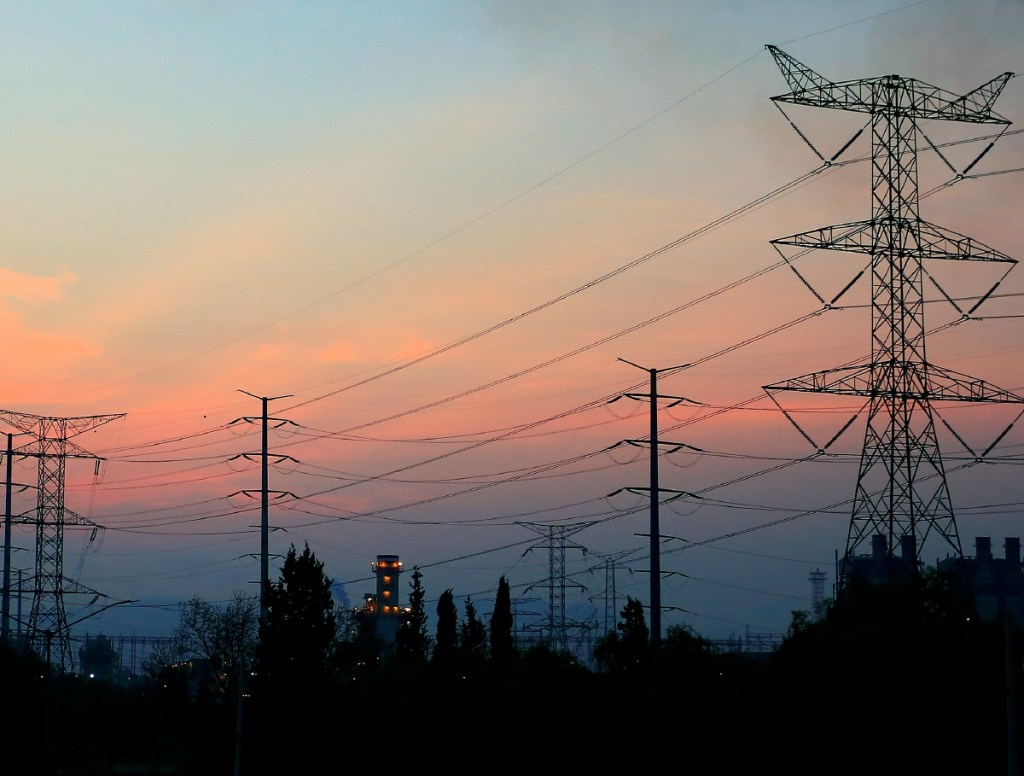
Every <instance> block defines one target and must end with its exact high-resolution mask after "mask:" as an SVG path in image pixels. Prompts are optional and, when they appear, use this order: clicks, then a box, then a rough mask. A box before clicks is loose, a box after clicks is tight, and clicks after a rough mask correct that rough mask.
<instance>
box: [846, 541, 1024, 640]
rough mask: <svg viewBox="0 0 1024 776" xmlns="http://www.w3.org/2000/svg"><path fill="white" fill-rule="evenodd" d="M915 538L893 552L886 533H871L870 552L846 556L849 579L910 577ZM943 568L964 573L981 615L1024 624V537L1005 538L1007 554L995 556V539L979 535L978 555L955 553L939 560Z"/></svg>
mask: <svg viewBox="0 0 1024 776" xmlns="http://www.w3.org/2000/svg"><path fill="white" fill-rule="evenodd" d="M913 542H914V540H913V538H912V537H905V540H904V541H903V542H902V543H901V545H900V549H901V552H900V553H899V554H898V555H890V554H889V551H888V545H887V540H886V537H885V536H883V535H881V534H876V535H874V536H872V537H871V554H870V555H850V556H847V558H846V576H847V580H849V579H853V578H857V579H860V580H864V581H866V582H869V583H871V584H884V583H886V582H887V581H889V580H899V579H901V578H904V577H906V576H907V575H908V574H909V573H910V572H911V570H912V569H914V544H913ZM935 567H936V568H937V569H938V570H939V571H945V572H954V573H959V574H961V575H963V578H964V581H965V582H966V584H967V588H968V590H969V591H970V594H971V597H972V599H973V601H974V608H975V610H976V611H977V613H978V616H979V617H981V619H983V620H985V621H988V622H997V621H999V620H1001V619H1002V617H1003V616H1004V614H1009V615H1010V616H1011V617H1012V618H1013V621H1014V622H1015V623H1016V624H1017V626H1018V627H1024V566H1022V565H1021V553H1020V539H1019V538H1018V537H1010V538H1007V539H1005V540H1004V542H1003V557H1002V558H994V557H993V556H992V539H991V537H988V536H978V537H976V538H975V540H974V556H973V557H971V556H968V555H965V556H964V557H962V558H960V557H951V556H947V557H946V558H944V559H942V560H939V561H937V562H936V564H935Z"/></svg>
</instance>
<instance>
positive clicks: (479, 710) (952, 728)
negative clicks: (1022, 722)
mask: <svg viewBox="0 0 1024 776" xmlns="http://www.w3.org/2000/svg"><path fill="white" fill-rule="evenodd" d="M329 591H330V580H329V579H328V578H327V576H326V574H325V571H324V568H323V565H322V564H321V563H320V562H319V561H318V560H317V559H316V557H315V556H314V555H313V553H312V552H310V551H309V548H308V547H307V548H306V549H305V551H303V552H302V553H298V552H296V551H295V548H294V547H293V548H292V550H291V551H290V552H289V554H288V556H287V558H286V560H285V563H284V566H283V569H282V574H281V579H280V580H279V582H278V583H276V584H275V585H273V586H272V593H271V596H270V598H269V601H268V613H267V618H266V622H265V623H264V624H263V626H262V629H261V630H260V631H259V632H258V631H257V628H258V613H259V606H258V602H255V601H253V600H251V599H247V598H246V597H244V596H241V595H238V594H236V596H235V597H234V598H232V599H231V601H230V602H228V603H227V604H226V605H223V606H215V605H213V604H208V603H205V602H202V601H199V600H195V599H193V600H192V601H189V602H186V603H185V604H183V605H182V612H181V624H180V627H179V631H178V639H177V641H176V645H175V648H174V649H173V650H171V651H169V652H166V653H164V654H162V655H157V656H155V658H154V660H153V661H152V662H151V664H150V665H149V666H148V670H147V675H146V676H145V677H143V679H144V681H140V682H138V683H137V684H138V686H137V687H135V688H131V689H129V688H125V687H122V686H119V685H117V684H115V683H113V682H108V681H88V680H84V679H82V678H80V677H62V676H53V675H50V674H49V673H48V672H47V670H46V667H45V666H44V665H42V664H41V663H40V662H39V661H38V660H37V659H36V658H34V657H33V656H31V655H28V656H25V655H17V654H15V653H14V652H13V651H11V650H10V649H9V648H6V647H4V648H3V649H0V670H2V678H3V681H4V687H5V688H6V689H7V690H8V691H9V693H10V694H9V695H8V697H9V698H12V699H13V700H14V703H15V704H16V705H17V708H18V712H19V715H18V716H19V719H21V720H24V724H21V723H19V726H20V729H22V730H24V731H25V735H19V736H18V742H17V743H18V745H17V747H16V750H17V755H16V757H22V758H24V761H23V763H22V766H23V767H21V768H19V769H16V770H14V771H12V772H17V773H28V772H31V773H34V774H41V775H45V774H49V773H53V774H56V773H62V774H93V773H96V774H99V773H150V772H152V773H158V772H159V773H172V774H197V775H201V776H205V774H218V775H221V774H228V773H237V774H263V773H276V772H279V773H309V774H319V773H341V772H345V771H346V769H350V768H354V767H356V768H367V767H370V768H381V767H402V768H415V767H426V765H427V764H433V765H435V766H438V767H445V768H450V769H454V770H455V771H457V772H464V771H465V772H485V773H491V774H495V773H499V774H500V773H512V772H516V773H521V772H522V770H523V769H524V768H525V767H529V765H528V763H532V762H541V761H542V762H544V763H545V764H546V765H547V766H548V767H551V766H554V767H566V768H568V767H573V768H583V769H593V770H597V771H599V772H605V771H607V770H609V769H613V768H615V769H617V768H623V769H625V768H631V769H633V768H636V767H637V766H640V767H647V768H652V767H664V766H665V765H666V764H672V767H682V766H683V764H685V763H690V764H694V763H698V762H704V763H709V762H710V763H714V764H715V767H716V768H718V769H724V770H726V771H727V772H732V771H734V770H737V769H740V768H743V769H747V768H753V767H758V768H761V769H766V770H779V769H782V770H783V771H785V772H790V773H793V772H795V773H804V772H811V771H818V770H827V771H829V772H832V773H837V772H838V773H846V772H854V771H856V772H863V771H866V772H877V773H886V772H895V771H896V770H905V771H908V772H914V773H920V772H933V773H959V772H963V773H998V774H1006V773H1012V771H1010V770H1008V760H1009V761H1013V762H1016V759H1015V754H1014V752H1013V750H1012V749H1011V746H1010V745H1011V744H1012V743H1014V742H1015V738H1016V731H1017V719H1018V716H1017V712H1018V704H1017V702H1016V688H1017V687H1018V686H1021V685H1020V681H1021V677H1020V676H1019V674H1020V672H1021V662H1022V661H1021V656H1022V655H1024V652H1022V650H1021V647H1022V644H1021V632H1020V631H1019V630H1018V629H1017V628H1016V627H1011V628H1008V629H1005V628H1004V623H1002V622H1000V623H984V622H980V621H979V620H978V619H977V618H975V617H973V616H972V612H971V609H970V606H969V604H968V601H969V599H968V598H966V597H965V596H963V595H962V594H960V593H958V592H956V587H955V585H951V584H950V580H949V579H948V578H946V577H943V576H942V575H939V574H938V573H936V572H929V573H928V574H925V575H924V576H923V577H922V578H921V579H918V580H915V581H914V582H913V583H907V584H904V585H899V586H889V587H884V588H883V587H870V586H865V587H852V588H850V589H848V590H847V591H846V593H845V594H844V596H843V598H842V600H840V601H838V602H834V603H831V604H830V605H829V606H828V608H827V612H826V614H825V616H824V617H822V618H821V619H820V620H818V621H812V620H811V618H810V617H809V615H808V614H807V613H806V612H794V613H793V620H792V623H791V626H790V628H789V631H788V632H787V634H786V637H785V638H784V640H783V642H782V644H781V646H780V648H779V649H778V650H777V651H776V652H775V653H772V654H770V655H761V656H759V657H760V659H753V658H751V657H750V656H743V655H739V654H723V653H720V652H718V651H716V650H715V649H714V647H713V645H712V644H711V643H710V642H709V641H707V640H706V639H703V638H702V637H701V636H700V635H699V634H698V633H696V632H695V631H693V630H692V629H690V628H686V627H672V628H669V629H668V630H667V632H666V633H665V634H664V636H663V638H662V639H661V640H660V646H659V648H658V649H657V650H654V649H652V647H651V641H650V634H649V630H648V627H647V624H646V620H645V616H644V607H643V604H642V603H641V602H640V601H638V600H636V599H633V598H628V599H627V601H626V604H625V605H624V607H623V608H622V610H621V612H620V613H619V614H620V620H619V622H618V624H617V626H616V629H615V631H614V632H611V633H609V634H607V635H605V636H604V637H603V638H601V639H600V640H599V642H598V643H597V644H596V645H595V649H594V656H595V659H596V667H594V668H587V667H585V666H583V665H581V664H580V663H579V662H578V661H577V660H576V659H575V658H574V657H573V655H571V654H568V653H564V652H559V651H557V650H553V649H551V648H549V647H547V646H544V645H531V646H529V647H527V648H520V646H518V645H517V644H516V640H515V637H514V633H513V632H512V623H513V621H512V617H511V609H510V607H511V598H510V595H509V586H508V581H507V580H506V579H505V578H504V577H503V578H502V579H501V580H499V584H498V596H497V599H496V603H495V609H494V611H493V613H492V614H491V616H490V618H489V619H488V620H487V621H486V622H485V621H483V620H482V619H481V618H480V617H479V615H478V613H477V611H476V607H475V605H474V604H473V602H472V601H471V600H470V599H468V598H467V599H465V603H464V606H463V608H462V611H461V613H460V611H459V610H458V608H457V607H456V606H455V603H454V593H453V591H451V590H445V591H443V592H442V593H441V594H440V596H439V597H438V599H437V604H436V609H437V615H438V621H437V631H436V632H435V633H434V634H433V635H431V634H428V633H427V631H426V621H427V620H426V616H425V615H426V613H425V610H424V609H425V606H426V604H425V602H426V595H425V587H424V576H423V574H422V573H421V572H420V570H419V569H414V572H413V574H412V583H411V585H410V596H409V601H410V604H411V607H412V611H411V612H410V613H409V616H408V618H407V620H406V621H405V622H404V624H403V625H402V627H401V628H400V630H399V633H398V638H397V640H396V643H395V644H394V645H387V644H384V643H382V642H381V641H380V640H379V639H377V638H376V636H375V635H374V631H373V627H372V622H371V621H369V620H367V619H366V618H365V617H362V616H360V615H358V614H354V613H352V612H344V611H340V610H338V609H337V608H336V607H335V604H334V602H333V601H332V599H331V597H330V592H329ZM257 632H258V633H259V638H257V637H256V634H257ZM186 658H187V659H186ZM1011 730H1012V731H1013V735H1012V736H1011V735H1010V731H1011ZM10 751H11V750H10V748H8V752H10ZM8 762H14V760H11V759H10V756H9V758H8Z"/></svg>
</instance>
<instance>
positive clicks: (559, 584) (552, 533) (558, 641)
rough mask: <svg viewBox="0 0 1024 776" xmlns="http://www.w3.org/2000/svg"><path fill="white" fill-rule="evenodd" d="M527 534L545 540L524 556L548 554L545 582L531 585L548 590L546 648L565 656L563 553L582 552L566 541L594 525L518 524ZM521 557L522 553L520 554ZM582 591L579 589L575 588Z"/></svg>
mask: <svg viewBox="0 0 1024 776" xmlns="http://www.w3.org/2000/svg"><path fill="white" fill-rule="evenodd" d="M519 525H523V526H526V527H527V528H529V529H530V530H531V531H534V532H536V533H539V534H541V535H543V536H546V537H547V542H546V543H544V544H535V545H533V546H532V547H529V548H528V549H527V550H526V552H529V551H530V550H532V549H537V548H544V547H546V548H547V550H548V579H547V583H546V584H545V585H531V586H530V587H528V588H527V591H529V590H530V589H532V588H533V587H547V588H548V622H547V627H546V628H545V630H546V631H547V640H548V644H549V646H550V647H551V648H552V649H553V650H556V651H561V652H569V627H568V626H569V623H568V621H567V620H566V616H565V588H566V586H567V585H568V582H567V581H566V578H565V550H566V548H567V547H571V548H572V549H576V550H581V551H583V552H586V551H587V550H586V548H585V547H584V546H583V545H581V544H577V543H576V542H571V541H568V537H569V536H571V535H573V534H575V533H578V532H579V531H582V530H583V529H584V528H589V527H590V526H592V525H594V522H593V521H591V522H587V523H575V524H573V525H561V526H553V525H538V524H536V523H520V524H519ZM524 554H525V553H524ZM576 586H577V587H583V586H582V585H578V584H577V585H576Z"/></svg>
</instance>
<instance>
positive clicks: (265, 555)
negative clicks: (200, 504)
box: [238, 388, 294, 633]
mask: <svg viewBox="0 0 1024 776" xmlns="http://www.w3.org/2000/svg"><path fill="white" fill-rule="evenodd" d="M238 390H239V392H240V393H244V394H245V395H246V396H252V398H254V399H259V400H260V401H261V402H262V405H263V413H262V414H261V415H260V417H258V418H252V417H245V418H241V420H242V421H244V422H246V423H253V422H256V421H259V422H260V423H261V428H262V441H263V444H262V446H261V448H260V454H259V456H260V474H261V477H260V632H261V633H262V631H263V627H264V626H265V625H266V624H267V601H268V600H269V596H270V538H269V536H270V490H269V488H268V484H269V483H268V471H267V470H268V457H269V453H268V450H267V428H268V426H269V423H270V421H273V422H274V423H275V424H276V425H275V428H280V427H281V426H283V425H285V424H287V423H290V422H291V421H289V420H282V419H281V418H269V417H267V403H268V402H271V401H276V400H277V399H287V398H289V397H290V396H291V395H292V394H290V393H288V394H284V395H282V396H257V395H256V394H253V393H249V392H248V391H243V390H242V389H241V388H239V389H238ZM245 457H248V455H246V456H245ZM275 458H276V459H277V462H278V463H280V462H281V461H285V460H294V459H293V458H291V457H290V456H287V455H279V456H275ZM242 492H243V493H245V494H246V495H250V494H251V493H252V491H242ZM274 494H275V496H276V497H277V498H280V497H282V496H286V495H291V494H288V493H285V492H283V491H275V492H274Z"/></svg>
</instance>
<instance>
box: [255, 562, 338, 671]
mask: <svg viewBox="0 0 1024 776" xmlns="http://www.w3.org/2000/svg"><path fill="white" fill-rule="evenodd" d="M336 635H337V632H336V624H335V606H334V598H333V596H332V595H331V580H330V579H329V578H328V577H327V575H326V574H325V573H324V564H323V563H322V562H320V561H319V560H317V558H316V555H314V554H313V552H312V551H311V550H310V549H309V545H308V544H307V545H306V547H305V549H304V550H303V551H302V554H301V555H297V554H296V552H295V545H294V544H293V545H292V546H291V547H290V548H289V549H288V554H287V555H286V556H285V560H284V565H283V566H282V567H281V576H280V579H279V580H278V581H277V582H276V583H274V584H271V585H270V589H269V591H268V593H267V622H266V625H265V627H264V628H263V631H262V633H261V640H260V641H261V647H260V670H261V673H262V674H263V675H264V677H265V678H266V679H269V680H270V681H272V682H274V683H279V682H285V683H292V682H295V681H305V682H309V681H320V680H323V679H325V678H326V677H327V675H328V674H329V667H330V665H331V658H332V654H333V649H334V645H335V638H336Z"/></svg>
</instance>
